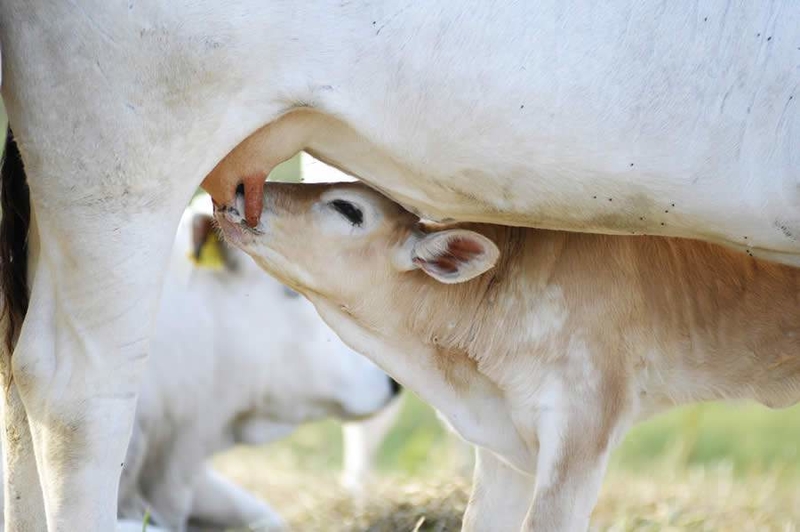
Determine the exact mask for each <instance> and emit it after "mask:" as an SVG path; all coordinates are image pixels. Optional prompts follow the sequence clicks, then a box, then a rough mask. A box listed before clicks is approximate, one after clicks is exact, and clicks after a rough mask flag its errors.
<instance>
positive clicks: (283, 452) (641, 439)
mask: <svg viewBox="0 0 800 532" xmlns="http://www.w3.org/2000/svg"><path fill="white" fill-rule="evenodd" d="M5 124H6V117H5V109H4V108H2V104H1V102H0V131H2V133H0V140H2V141H3V143H2V145H3V146H4V145H5V131H6V125H5ZM270 178H271V179H280V180H287V181H300V180H307V181H336V180H341V178H342V176H341V175H340V174H339V173H338V172H336V171H335V170H333V169H330V168H328V167H326V166H325V165H323V164H322V163H320V162H318V161H315V160H313V159H312V158H310V157H308V156H305V155H303V156H302V157H300V156H298V157H295V158H294V159H292V160H290V161H288V162H287V163H285V164H284V165H282V166H281V167H279V168H278V169H276V170H275V171H274V172H273V174H272V175H271V177H270ZM401 401H402V406H401V410H400V413H399V415H398V417H397V419H396V422H395V423H394V425H393V428H392V429H391V431H390V432H389V433H388V435H387V436H386V438H385V440H384V441H383V445H382V446H381V450H380V452H379V453H378V456H377V460H376V470H375V475H374V477H375V478H374V480H373V482H371V483H370V484H369V485H368V486H367V489H366V490H365V492H364V493H363V495H362V497H356V498H354V497H352V496H351V494H350V493H349V492H345V491H344V490H343V489H342V488H341V487H340V484H339V481H338V475H339V473H340V471H341V466H342V437H341V429H340V424H339V423H337V422H335V421H325V422H321V423H316V424H311V425H306V426H304V427H302V428H300V429H299V430H297V431H296V432H295V433H294V434H293V435H292V436H290V437H289V438H286V439H284V440H282V441H280V442H278V443H274V444H270V445H267V446H263V447H247V448H245V447H239V448H235V449H234V450H232V451H230V452H227V453H224V454H223V455H220V456H218V457H216V458H215V466H216V467H217V468H218V469H219V470H220V471H221V472H222V473H223V474H224V475H226V476H228V477H230V478H232V479H233V480H235V481H236V482H238V483H240V484H241V485H242V486H243V487H245V488H247V489H249V490H251V491H253V492H254V493H256V494H258V495H259V496H262V497H263V498H264V499H265V500H267V501H268V502H269V503H270V504H272V505H273V507H274V508H275V509H276V510H278V511H279V512H280V513H281V514H282V515H283V516H284V518H285V519H286V520H288V521H289V522H290V524H292V525H294V529H295V530H302V531H305V530H311V531H313V530H320V531H331V530H373V531H384V530H385V531H395V530H409V531H411V530H457V529H458V525H459V519H460V515H461V512H462V511H463V509H464V505H465V504H466V500H467V490H468V488H469V477H470V466H471V453H470V451H469V449H467V448H466V447H465V445H464V444H463V443H461V442H460V441H459V440H458V439H457V437H455V436H452V435H450V434H449V433H448V432H447V431H446V429H445V428H444V427H443V426H442V424H440V423H439V422H438V420H437V418H436V415H435V413H434V412H433V411H432V410H431V409H430V408H428V407H427V406H426V405H424V404H423V403H422V402H420V401H419V400H418V399H417V398H416V397H414V396H413V395H412V394H410V393H408V392H405V393H404V394H403V395H402V396H401ZM799 447H800V407H794V408H790V409H786V410H781V411H771V410H768V409H766V408H763V407H760V406H757V405H752V404H740V405H720V404H705V405H694V406H689V407H684V408H678V409H675V410H673V411H671V412H668V413H666V414H664V415H661V416H659V417H657V418H654V419H652V420H650V421H648V422H646V423H642V424H640V425H638V426H637V427H635V428H634V429H633V430H632V431H631V432H630V434H629V435H628V437H627V438H626V439H625V441H624V442H623V444H622V445H621V446H620V448H619V449H618V450H617V451H616V452H615V454H614V457H613V460H612V463H611V466H610V469H609V473H608V475H607V477H606V481H605V483H604V487H603V491H602V494H601V498H600V502H599V504H598V506H597V509H596V510H595V513H594V517H593V528H594V529H597V530H614V531H627V530H746V531H750V530H752V531H761V530H780V531H792V530H798V528H800V453H799V452H798V448H799Z"/></svg>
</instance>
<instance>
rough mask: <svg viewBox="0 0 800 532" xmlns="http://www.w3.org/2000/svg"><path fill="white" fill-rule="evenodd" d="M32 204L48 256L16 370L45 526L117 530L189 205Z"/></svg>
mask: <svg viewBox="0 0 800 532" xmlns="http://www.w3.org/2000/svg"><path fill="white" fill-rule="evenodd" d="M32 183H33V181H32ZM32 192H35V190H34V188H33V186H32ZM33 198H34V205H33V206H34V209H35V212H36V215H37V216H36V220H37V230H38V237H39V240H40V242H41V248H40V254H39V258H38V260H37V262H36V265H35V268H34V270H33V272H32V273H33V275H32V281H33V282H32V285H31V300H30V306H29V308H28V313H27V316H26V318H25V322H24V324H23V327H22V330H21V334H20V337H19V340H18V342H17V345H16V347H15V350H14V354H13V356H12V359H11V368H12V373H13V377H14V381H15V383H16V385H17V387H18V390H19V395H20V398H21V400H22V402H23V404H24V406H25V411H26V412H27V415H28V421H29V426H30V428H31V436H32V443H33V449H34V452H35V456H36V463H37V469H38V471H39V477H40V481H41V492H42V494H43V497H44V507H45V513H46V519H47V527H48V529H49V530H52V531H58V530H65V531H73V530H113V529H114V527H115V522H116V517H117V515H116V513H117V512H116V509H117V490H118V485H119V479H120V472H121V470H122V466H123V462H124V457H125V450H126V447H127V444H128V438H129V436H130V433H131V426H132V422H133V416H134V410H135V406H136V396H137V392H138V389H139V380H140V376H141V373H142V370H143V367H144V363H145V360H146V355H147V351H148V347H149V337H150V332H151V331H152V326H153V322H154V321H155V313H156V306H157V303H158V297H159V294H160V288H161V281H162V278H163V270H164V267H165V263H166V258H167V254H168V251H169V248H170V244H171V240H172V238H171V233H172V231H171V230H169V228H171V227H174V226H176V225H177V220H178V217H179V215H180V210H181V209H180V204H181V202H180V200H178V201H175V202H174V203H172V204H171V206H167V207H165V206H164V205H163V204H161V207H160V208H159V203H158V202H155V201H153V202H151V203H150V205H149V207H148V209H147V210H146V211H144V212H130V210H127V212H126V207H127V208H130V207H129V206H130V205H131V203H127V202H126V203H122V202H120V203H117V202H116V201H115V199H116V198H106V199H105V201H97V202H86V203H84V204H83V205H82V204H80V203H79V202H74V203H73V204H72V206H71V208H70V209H67V208H56V209H49V208H46V207H48V206H49V205H48V204H44V205H41V204H37V203H36V201H35V198H36V195H35V194H33ZM121 199H123V200H126V201H127V200H129V199H130V195H129V196H128V197H122V198H121ZM173 199H174V198H173ZM133 219H135V222H134V221H133ZM29 496H30V495H29ZM11 502H12V503H14V502H15V501H11ZM14 511H16V510H14Z"/></svg>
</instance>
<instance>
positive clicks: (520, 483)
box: [462, 447, 534, 532]
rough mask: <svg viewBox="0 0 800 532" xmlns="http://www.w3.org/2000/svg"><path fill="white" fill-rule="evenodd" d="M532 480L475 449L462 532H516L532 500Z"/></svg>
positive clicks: (485, 451)
mask: <svg viewBox="0 0 800 532" xmlns="http://www.w3.org/2000/svg"><path fill="white" fill-rule="evenodd" d="M533 487H534V478H533V477H532V476H529V475H526V474H524V473H521V472H519V471H517V470H516V469H514V468H513V467H511V466H509V465H508V464H506V463H505V462H503V461H501V460H500V459H499V458H497V457H496V456H495V455H494V454H493V453H492V452H490V451H487V450H486V449H482V448H480V447H476V450H475V476H474V480H473V485H472V494H471V495H470V498H469V504H468V505H467V511H466V512H465V514H464V524H463V527H462V530H464V531H465V532H466V531H469V532H478V531H480V532H483V531H486V532H506V531H508V532H517V531H518V530H519V529H520V527H521V526H522V523H523V521H524V520H525V514H526V513H527V512H528V509H529V508H530V505H531V501H532V500H533Z"/></svg>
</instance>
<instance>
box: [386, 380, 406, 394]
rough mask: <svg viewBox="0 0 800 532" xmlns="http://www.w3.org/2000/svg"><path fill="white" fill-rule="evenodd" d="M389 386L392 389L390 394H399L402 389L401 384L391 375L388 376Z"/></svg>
mask: <svg viewBox="0 0 800 532" xmlns="http://www.w3.org/2000/svg"><path fill="white" fill-rule="evenodd" d="M389 386H390V387H391V389H392V396H395V395H397V394H399V393H400V392H401V391H402V390H403V386H402V385H401V384H400V383H399V382H397V381H396V380H394V379H393V378H391V377H389Z"/></svg>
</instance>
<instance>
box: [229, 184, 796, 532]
mask: <svg viewBox="0 0 800 532" xmlns="http://www.w3.org/2000/svg"><path fill="white" fill-rule="evenodd" d="M263 203H264V206H265V207H264V211H263V215H262V216H261V221H260V222H259V223H258V225H256V227H255V228H251V227H250V226H249V225H248V224H247V222H246V220H245V218H244V216H243V213H244V210H245V199H244V196H243V195H240V196H238V197H237V201H236V204H235V205H234V206H232V207H221V208H220V209H219V210H218V212H217V215H216V217H217V220H218V221H219V222H220V226H221V228H222V230H223V233H224V235H225V236H226V238H227V239H229V240H230V241H232V242H233V243H234V244H236V245H238V246H240V247H242V249H244V250H245V251H247V252H248V253H250V254H251V255H252V256H253V257H254V258H255V259H256V262H258V264H259V265H260V266H261V267H262V268H264V269H265V270H266V271H267V272H269V273H271V274H272V275H275V276H276V277H277V278H278V279H280V280H282V281H284V282H286V283H288V284H290V285H291V286H293V287H295V288H297V290H298V291H300V292H301V293H303V294H304V295H305V296H307V297H308V299H309V300H311V302H313V303H314V305H315V307H316V308H317V310H318V311H319V312H320V315H321V316H322V318H323V319H324V320H325V321H326V322H327V323H328V324H329V325H330V326H331V327H332V328H333V329H334V330H335V331H336V332H337V333H338V334H339V336H340V337H341V338H342V339H343V340H344V341H345V342H347V343H348V344H349V345H350V346H351V347H353V348H354V349H357V350H358V351H359V352H361V353H363V354H365V355H367V356H369V357H370V358H371V359H372V360H374V361H375V362H377V363H378V364H379V365H380V366H381V367H383V368H384V369H385V370H386V371H387V372H389V373H390V374H392V375H393V376H394V377H395V378H396V379H397V380H398V381H400V382H402V383H403V384H405V385H406V386H408V387H409V388H410V389H412V390H414V391H415V392H416V393H418V394H419V395H420V397H422V398H423V399H424V400H426V401H428V402H430V403H431V404H432V406H434V407H435V408H436V409H438V410H439V411H440V412H441V414H442V415H443V416H444V417H445V418H446V419H447V420H448V421H449V422H450V424H451V425H452V426H453V428H454V429H455V430H456V431H457V432H459V433H460V434H461V435H462V436H463V437H464V438H465V439H466V440H468V441H470V442H472V443H473V444H474V445H475V446H476V447H477V449H478V450H477V464H476V469H475V479H474V487H473V493H472V496H471V498H470V502H469V506H468V508H467V511H466V514H465V517H464V529H465V530H470V531H478V530H480V531H486V532H501V531H502V532H505V531H509V532H510V531H518V530H520V529H523V530H548V531H550V530H559V531H583V530H586V529H587V527H588V524H589V516H590V515H591V513H592V509H593V507H594V504H595V501H596V500H597V495H598V493H599V491H600V485H601V482H602V479H603V475H604V473H605V469H606V464H607V462H608V458H609V455H610V453H611V451H612V450H613V448H614V447H615V445H616V444H617V443H618V442H619V441H621V439H622V437H623V435H624V434H625V432H626V431H627V430H628V428H629V427H630V426H631V425H632V424H633V423H635V422H636V421H638V420H640V419H642V418H645V417H647V416H649V415H652V414H653V413H655V412H658V411H661V410H664V409H666V408H669V407H671V406H674V405H675V404H680V403H686V402H694V401H708V400H718V399H752V400H756V401H758V402H760V403H762V404H764V405H767V406H770V407H773V408H779V407H786V406H790V405H792V404H795V403H797V402H798V401H800V268H794V267H791V266H787V265H780V264H774V263H769V262H766V261H758V260H756V259H753V258H752V257H749V256H747V255H746V254H744V253H740V252H735V251H731V250H729V249H726V248H723V247H721V246H718V245H713V244H708V243H705V242H699V241H696V240H689V239H677V238H665V237H652V236H606V235H595V234H580V233H569V232H564V231H548V230H538V229H529V228H520V227H508V226H500V225H489V224H452V225H437V224H424V223H421V222H420V220H419V218H418V217H416V216H414V215H413V214H411V213H409V212H408V211H406V210H404V209H403V208H402V207H401V206H399V205H398V204H396V203H393V202H392V201H391V200H388V199H387V198H385V197H384V196H381V195H380V194H379V193H377V192H375V191H374V190H372V189H370V188H368V187H365V186H364V185H362V184H359V183H342V184H334V185H297V184H295V185H291V184H283V183H268V184H267V185H266V186H265V187H264V192H263ZM298 238H300V239H302V241H303V242H304V243H305V245H303V246H297V245H296V241H297V239H298ZM604 258H605V259H607V261H605V260H604ZM386 301H391V305H390V306H387V305H386Z"/></svg>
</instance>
